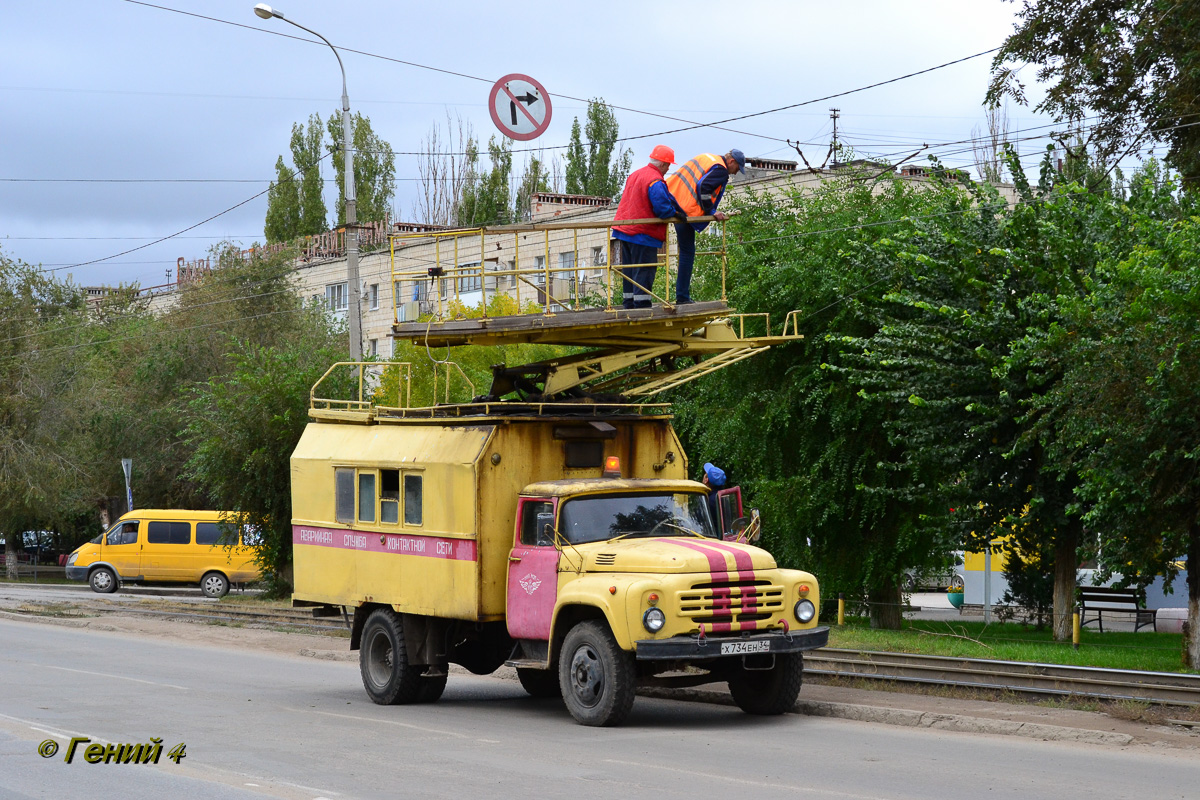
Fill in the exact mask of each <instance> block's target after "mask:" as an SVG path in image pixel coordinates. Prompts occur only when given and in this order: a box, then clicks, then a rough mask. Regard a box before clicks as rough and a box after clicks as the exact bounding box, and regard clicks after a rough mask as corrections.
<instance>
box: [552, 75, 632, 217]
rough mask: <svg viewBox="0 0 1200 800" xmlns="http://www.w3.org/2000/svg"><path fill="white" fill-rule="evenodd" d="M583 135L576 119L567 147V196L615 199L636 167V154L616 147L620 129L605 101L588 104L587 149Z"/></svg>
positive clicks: (598, 99)
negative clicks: (634, 163)
mask: <svg viewBox="0 0 1200 800" xmlns="http://www.w3.org/2000/svg"><path fill="white" fill-rule="evenodd" d="M580 133H581V129H580V126H579V118H578V117H576V118H575V121H574V122H573V123H572V124H571V138H570V140H569V142H568V145H567V156H566V162H567V163H566V168H565V173H566V182H567V193H568V194H588V195H594V196H596V197H616V196H617V195H619V194H620V193H621V189H622V187H623V186H624V185H625V178H627V177H628V176H629V170H630V169H631V168H632V166H633V151H632V150H629V149H626V150H621V149H620V148H619V147H618V146H617V139H618V138H620V125H619V124H618V123H617V117H616V114H614V113H613V110H612V108H611V107H610V106H609V105H607V104H606V103H605V102H604V98H603V97H597V98H595V99H593V100H589V101H588V110H587V120H586V124H585V126H584V128H583V129H582V133H583V134H584V135H586V136H587V144H586V145H585V144H584V143H583V141H582V140H581V138H580Z"/></svg>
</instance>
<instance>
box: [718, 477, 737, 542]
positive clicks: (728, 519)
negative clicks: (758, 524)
mask: <svg viewBox="0 0 1200 800" xmlns="http://www.w3.org/2000/svg"><path fill="white" fill-rule="evenodd" d="M741 516H744V515H743V514H742V488H741V487H740V486H731V487H729V488H728V489H721V490H719V491H718V492H717V517H718V519H715V520H713V522H715V523H716V524H717V527H718V528H719V529H720V532H721V538H722V539H730V538H733V537H732V536H731V534H732V532H733V521H734V520H735V519H737V518H738V517H741Z"/></svg>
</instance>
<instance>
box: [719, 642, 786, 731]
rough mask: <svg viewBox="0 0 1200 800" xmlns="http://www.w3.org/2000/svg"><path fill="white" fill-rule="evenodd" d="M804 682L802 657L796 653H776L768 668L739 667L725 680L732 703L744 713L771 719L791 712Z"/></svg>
mask: <svg viewBox="0 0 1200 800" xmlns="http://www.w3.org/2000/svg"><path fill="white" fill-rule="evenodd" d="M803 679H804V656H803V655H801V654H800V653H777V654H776V655H775V666H774V667H772V668H771V669H764V670H759V669H746V668H745V667H739V668H738V671H737V672H736V673H735V675H734V676H733V677H732V678H730V679H729V693H730V694H731V695H733V702H735V703H737V705H738V708H740V709H741V710H742V711H745V712H746V713H747V714H756V715H759V716H773V715H776V714H782V713H784V712H786V711H791V710H792V708H794V707H795V705H796V698H797V697H798V696H799V694H800V684H801V682H802V681H803Z"/></svg>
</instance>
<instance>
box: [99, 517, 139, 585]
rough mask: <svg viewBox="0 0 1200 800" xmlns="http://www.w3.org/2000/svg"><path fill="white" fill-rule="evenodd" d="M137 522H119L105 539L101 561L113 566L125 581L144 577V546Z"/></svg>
mask: <svg viewBox="0 0 1200 800" xmlns="http://www.w3.org/2000/svg"><path fill="white" fill-rule="evenodd" d="M139 527H141V525H140V523H139V522H138V521H137V520H127V521H125V522H118V523H117V524H116V525H114V526H113V527H112V528H111V529H110V530H109V532H108V533H107V534H106V535H105V537H104V545H103V547H102V548H101V553H100V559H101V560H102V561H107V562H108V563H109V564H111V565H112V567H113V569H115V570H116V571H117V575H119V576H120V577H121V578H123V579H129V578H140V577H141V576H142V544H141V542H140V541H139V534H138V528H139Z"/></svg>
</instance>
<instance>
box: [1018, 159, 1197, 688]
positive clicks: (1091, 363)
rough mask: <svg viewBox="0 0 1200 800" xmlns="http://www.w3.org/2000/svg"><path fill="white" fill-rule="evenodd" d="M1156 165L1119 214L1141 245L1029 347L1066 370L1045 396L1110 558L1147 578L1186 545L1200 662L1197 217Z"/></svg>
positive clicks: (1063, 454) (1115, 259)
mask: <svg viewBox="0 0 1200 800" xmlns="http://www.w3.org/2000/svg"><path fill="white" fill-rule="evenodd" d="M1154 172H1155V170H1154V168H1153V165H1152V167H1151V169H1150V170H1149V171H1148V174H1143V175H1141V176H1138V178H1137V179H1136V180H1135V182H1134V186H1133V191H1132V192H1131V196H1130V200H1129V203H1128V204H1127V205H1126V206H1125V207H1124V214H1123V216H1124V219H1123V220H1122V222H1123V223H1124V224H1125V226H1127V228H1128V229H1129V230H1130V231H1131V232H1132V234H1131V235H1133V236H1135V237H1136V239H1137V244H1136V246H1135V247H1131V248H1128V249H1126V250H1125V251H1124V252H1118V253H1114V254H1113V255H1112V256H1111V257H1110V258H1108V259H1106V260H1105V261H1104V262H1103V263H1102V264H1101V265H1100V268H1098V269H1097V270H1096V271H1095V273H1094V274H1093V275H1091V276H1088V278H1087V289H1088V291H1087V292H1086V293H1085V294H1082V295H1079V296H1070V297H1060V298H1057V303H1058V306H1059V308H1060V309H1061V313H1062V321H1061V324H1059V325H1056V326H1054V327H1052V328H1050V329H1048V330H1046V331H1045V333H1044V335H1043V336H1042V337H1040V338H1039V339H1036V340H1033V339H1030V340H1029V341H1027V342H1024V343H1023V345H1024V346H1025V347H1026V348H1028V350H1029V352H1030V357H1029V361H1031V362H1034V363H1039V362H1041V363H1044V362H1058V363H1061V364H1062V365H1063V379H1062V381H1061V382H1059V384H1058V385H1056V386H1054V387H1053V388H1052V390H1051V391H1047V392H1046V393H1044V394H1043V395H1042V396H1041V397H1039V398H1038V400H1039V405H1038V410H1039V411H1040V412H1041V413H1043V414H1044V415H1045V416H1047V417H1049V418H1051V419H1054V420H1055V422H1056V424H1057V426H1058V427H1059V428H1060V430H1061V431H1062V433H1061V435H1060V437H1059V447H1058V450H1059V453H1058V457H1059V458H1060V459H1061V460H1062V461H1063V462H1064V463H1067V464H1069V465H1070V466H1071V467H1072V468H1073V469H1074V470H1076V472H1077V473H1078V475H1079V487H1078V489H1077V492H1076V494H1077V496H1078V498H1079V501H1080V508H1081V510H1082V511H1083V519H1084V521H1085V522H1086V523H1087V524H1088V525H1089V527H1090V529H1091V530H1094V531H1096V532H1097V536H1098V541H1097V546H1098V549H1099V551H1100V552H1101V553H1102V555H1103V561H1102V563H1101V566H1102V568H1104V569H1105V570H1106V571H1108V572H1119V573H1121V574H1122V575H1123V581H1122V582H1123V583H1125V584H1126V585H1131V584H1132V585H1145V584H1146V583H1148V582H1149V581H1151V580H1152V579H1153V578H1154V576H1155V575H1156V574H1166V575H1168V577H1173V573H1171V571H1170V570H1168V569H1167V564H1168V562H1170V561H1171V560H1172V559H1173V558H1175V557H1177V556H1179V555H1183V554H1186V555H1187V556H1188V565H1189V571H1188V585H1187V587H1186V592H1187V597H1188V600H1187V605H1188V619H1189V631H1190V636H1189V639H1188V641H1187V643H1186V654H1187V660H1188V662H1189V664H1190V666H1192V667H1193V668H1195V667H1197V666H1200V569H1197V567H1196V566H1195V565H1196V564H1197V563H1200V514H1198V513H1197V509H1198V508H1200V477H1198V476H1197V474H1196V470H1195V463H1196V458H1197V454H1198V453H1200V435H1198V434H1197V431H1200V388H1198V387H1200V372H1198V365H1200V322H1198V320H1200V300H1198V298H1200V268H1198V267H1197V264H1196V259H1195V253H1196V252H1197V248H1198V247H1200V222H1198V221H1197V218H1196V217H1195V216H1194V213H1195V208H1194V206H1193V205H1192V203H1191V202H1190V199H1188V198H1186V197H1185V198H1182V200H1181V198H1180V196H1179V194H1178V191H1177V187H1176V186H1175V185H1174V184H1172V183H1171V182H1170V181H1160V180H1158V176H1157V175H1155V174H1154Z"/></svg>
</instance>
